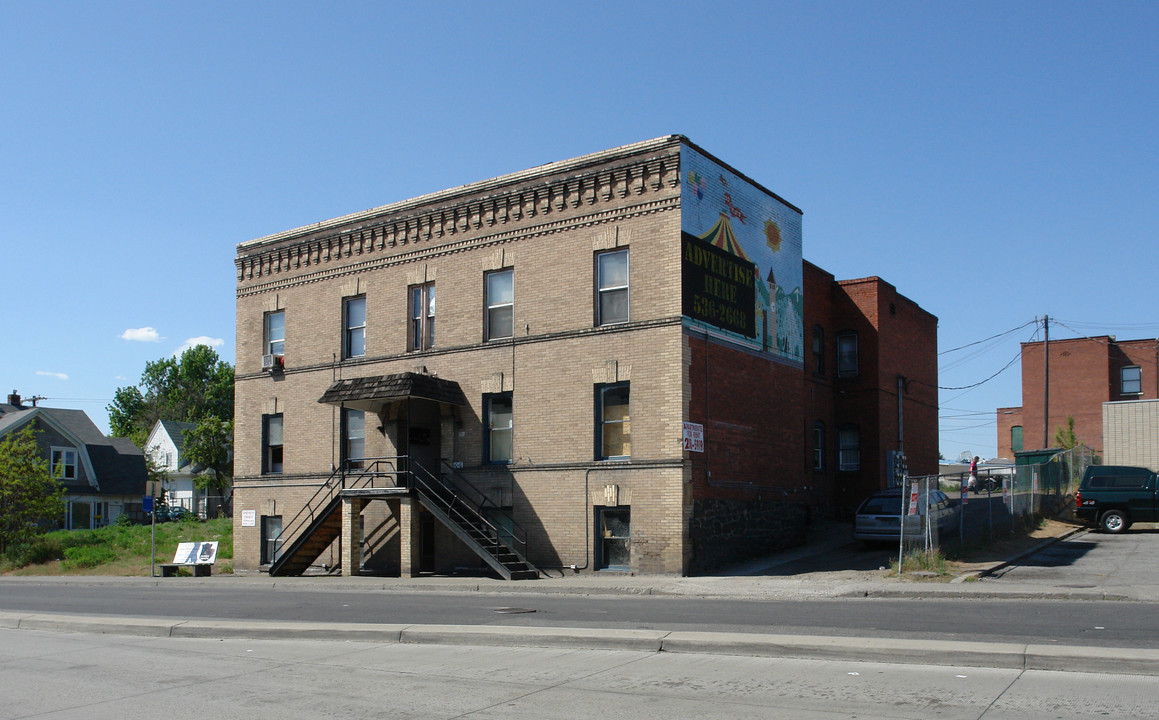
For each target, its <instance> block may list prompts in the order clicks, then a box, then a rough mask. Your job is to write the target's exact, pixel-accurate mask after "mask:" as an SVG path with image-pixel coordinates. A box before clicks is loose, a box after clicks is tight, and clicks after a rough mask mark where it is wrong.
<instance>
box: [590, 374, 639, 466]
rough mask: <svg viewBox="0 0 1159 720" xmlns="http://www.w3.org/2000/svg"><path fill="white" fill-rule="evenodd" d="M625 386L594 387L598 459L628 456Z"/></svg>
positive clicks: (629, 435) (629, 436)
mask: <svg viewBox="0 0 1159 720" xmlns="http://www.w3.org/2000/svg"><path fill="white" fill-rule="evenodd" d="M628 405H629V403H628V383H620V384H618V385H598V386H596V455H597V457H598V458H599V459H601V460H607V459H609V458H626V457H631V455H632V419H631V414H630V413H629V411H628Z"/></svg>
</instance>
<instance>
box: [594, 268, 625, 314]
mask: <svg viewBox="0 0 1159 720" xmlns="http://www.w3.org/2000/svg"><path fill="white" fill-rule="evenodd" d="M596 287H597V298H596V313H597V317H596V324H597V325H614V324H616V323H626V322H628V251H627V250H616V251H614V252H606V253H600V254H599V255H597V256H596Z"/></svg>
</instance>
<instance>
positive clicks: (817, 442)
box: [813, 420, 825, 470]
mask: <svg viewBox="0 0 1159 720" xmlns="http://www.w3.org/2000/svg"><path fill="white" fill-rule="evenodd" d="M813 469H814V470H824V469H825V423H823V422H821V421H820V420H818V421H817V422H815V423H813Z"/></svg>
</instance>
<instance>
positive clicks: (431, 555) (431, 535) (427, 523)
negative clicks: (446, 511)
mask: <svg viewBox="0 0 1159 720" xmlns="http://www.w3.org/2000/svg"><path fill="white" fill-rule="evenodd" d="M434 571H435V516H434V515H431V514H430V513H429V512H420V513H419V572H434Z"/></svg>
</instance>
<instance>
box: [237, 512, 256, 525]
mask: <svg viewBox="0 0 1159 720" xmlns="http://www.w3.org/2000/svg"><path fill="white" fill-rule="evenodd" d="M257 524H258V511H257V510H242V511H241V526H242V527H256V526H257Z"/></svg>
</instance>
